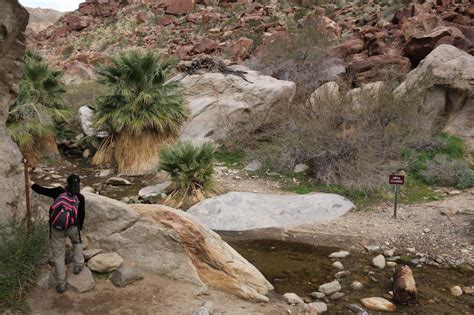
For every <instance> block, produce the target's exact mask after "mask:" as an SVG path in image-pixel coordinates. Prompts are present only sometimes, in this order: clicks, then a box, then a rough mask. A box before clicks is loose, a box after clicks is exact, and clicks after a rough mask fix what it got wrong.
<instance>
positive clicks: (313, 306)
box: [308, 302, 328, 314]
mask: <svg viewBox="0 0 474 315" xmlns="http://www.w3.org/2000/svg"><path fill="white" fill-rule="evenodd" d="M308 306H309V308H310V310H311V311H312V312H314V313H316V314H321V313H324V312H327V310H328V305H327V304H326V303H324V302H313V303H309V304H308Z"/></svg>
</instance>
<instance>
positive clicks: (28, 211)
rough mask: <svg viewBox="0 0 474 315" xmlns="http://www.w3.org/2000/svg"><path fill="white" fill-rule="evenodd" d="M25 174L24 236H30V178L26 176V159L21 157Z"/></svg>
mask: <svg viewBox="0 0 474 315" xmlns="http://www.w3.org/2000/svg"><path fill="white" fill-rule="evenodd" d="M23 165H24V173H25V199H26V235H30V230H31V205H30V186H29V183H30V176H29V174H28V159H27V158H26V156H24V157H23Z"/></svg>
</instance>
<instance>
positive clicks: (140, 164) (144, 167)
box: [92, 130, 175, 176]
mask: <svg viewBox="0 0 474 315" xmlns="http://www.w3.org/2000/svg"><path fill="white" fill-rule="evenodd" d="M174 139H175V137H168V138H165V137H163V136H162V135H160V134H158V133H157V132H154V131H150V130H145V131H143V132H142V133H140V134H138V135H136V134H134V133H130V132H126V131H124V132H121V133H119V134H118V135H117V136H112V137H108V138H106V139H104V141H103V142H102V144H101V146H100V148H99V150H98V151H97V153H96V154H95V155H94V157H93V159H92V165H107V164H114V165H116V167H117V171H118V172H119V173H120V174H124V175H129V176H138V175H144V174H149V173H153V172H155V171H156V169H157V167H158V162H159V152H160V147H161V146H162V145H166V144H168V143H170V142H173V141H174Z"/></svg>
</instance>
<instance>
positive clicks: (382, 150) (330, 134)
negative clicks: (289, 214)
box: [229, 82, 432, 194]
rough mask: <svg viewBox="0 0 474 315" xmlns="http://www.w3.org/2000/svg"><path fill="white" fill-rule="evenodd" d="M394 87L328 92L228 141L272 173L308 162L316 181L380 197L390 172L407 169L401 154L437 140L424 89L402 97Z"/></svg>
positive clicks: (284, 109) (394, 83) (285, 170)
mask: <svg viewBox="0 0 474 315" xmlns="http://www.w3.org/2000/svg"><path fill="white" fill-rule="evenodd" d="M394 86H396V82H387V83H386V84H384V85H383V86H382V87H380V88H379V89H376V90H361V91H360V92H359V93H346V94H344V95H338V96H337V97H336V96H334V95H332V94H330V93H326V95H322V96H321V97H319V98H318V99H317V100H316V101H315V104H313V107H312V108H311V109H310V110H305V109H303V108H302V107H297V106H292V107H290V106H289V107H288V108H280V109H279V110H280V112H279V113H274V114H275V115H277V117H276V118H275V119H274V121H276V123H274V124H267V125H264V126H259V127H258V128H256V129H255V130H253V131H251V130H250V131H249V130H246V131H245V132H243V133H237V135H236V136H234V137H232V139H231V141H229V143H231V142H232V143H233V144H234V145H238V146H239V147H240V148H242V149H243V150H245V151H246V153H247V154H248V156H250V157H251V158H257V159H259V160H260V161H262V162H263V163H264V166H265V167H266V168H269V169H271V170H275V171H277V172H282V173H288V172H291V170H292V169H293V167H294V166H295V165H296V164H298V163H306V164H307V165H308V166H310V170H309V171H310V176H311V177H312V178H313V179H314V180H316V182H319V183H324V184H338V185H342V186H344V187H348V188H350V189H352V190H354V191H366V192H367V193H368V194H370V193H375V192H376V191H377V190H379V189H381V188H382V187H383V185H384V184H385V183H386V176H387V175H388V174H390V173H392V172H394V171H397V170H399V169H403V168H405V166H406V163H405V161H404V160H403V159H402V158H401V152H403V150H404V149H406V148H407V147H409V145H410V144H412V143H414V142H419V141H420V140H421V139H426V138H431V136H432V131H431V130H430V129H427V128H426V126H427V125H428V124H427V123H426V121H425V116H424V115H423V114H422V113H421V112H420V110H419V106H420V103H419V101H420V98H421V97H422V96H423V95H422V94H423V92H422V91H423V89H421V87H413V88H412V89H410V91H407V92H406V93H405V94H403V95H398V96H397V95H395V94H394V93H393V90H394ZM278 114H279V115H278ZM282 117H283V118H282Z"/></svg>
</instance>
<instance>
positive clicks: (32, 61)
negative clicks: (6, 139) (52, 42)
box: [7, 50, 72, 164]
mask: <svg viewBox="0 0 474 315" xmlns="http://www.w3.org/2000/svg"><path fill="white" fill-rule="evenodd" d="M62 75H63V73H62V72H61V71H57V70H53V69H51V67H50V66H49V65H48V64H47V63H46V62H44V61H43V60H42V58H41V57H40V56H39V55H38V54H37V53H36V52H34V51H31V50H30V51H27V52H26V54H25V74H24V77H23V79H22V81H21V83H20V91H19V94H18V98H17V100H16V101H15V103H13V104H12V106H11V107H10V109H9V115H8V120H7V127H8V130H9V132H10V135H11V137H12V139H13V140H14V141H15V142H16V143H17V144H18V146H19V147H20V150H21V151H22V153H23V154H24V155H27V156H28V158H29V159H30V161H31V162H32V163H33V164H36V163H38V162H39V161H40V160H41V159H42V158H44V157H45V156H50V157H53V156H58V155H59V152H58V149H57V146H56V135H55V131H56V130H55V127H56V125H57V123H58V122H60V121H67V120H68V119H69V118H70V117H71V114H72V112H71V110H70V109H68V108H66V107H65V106H64V104H63V99H62V94H63V93H64V92H65V90H64V85H63V84H62V83H61V77H62Z"/></svg>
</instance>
